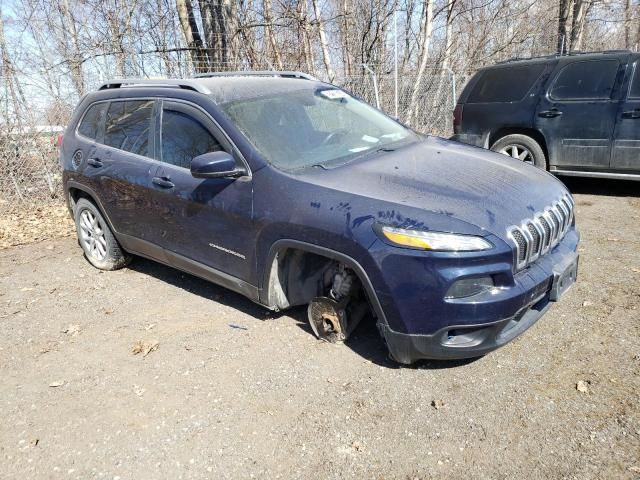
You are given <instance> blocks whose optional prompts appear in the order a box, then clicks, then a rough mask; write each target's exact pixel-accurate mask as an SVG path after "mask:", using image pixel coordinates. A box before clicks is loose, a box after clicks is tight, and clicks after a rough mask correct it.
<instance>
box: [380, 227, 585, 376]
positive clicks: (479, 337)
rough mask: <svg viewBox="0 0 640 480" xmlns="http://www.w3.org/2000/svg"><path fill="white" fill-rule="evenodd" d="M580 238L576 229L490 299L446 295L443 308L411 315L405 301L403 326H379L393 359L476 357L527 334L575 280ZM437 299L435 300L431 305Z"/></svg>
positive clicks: (426, 308) (414, 310)
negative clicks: (452, 297) (448, 298)
mask: <svg viewBox="0 0 640 480" xmlns="http://www.w3.org/2000/svg"><path fill="white" fill-rule="evenodd" d="M578 239H579V235H578V233H577V231H576V230H575V229H572V230H571V231H569V232H568V233H567V235H566V237H565V239H564V240H563V241H562V242H561V243H560V244H559V245H558V246H557V247H556V248H554V250H553V251H552V252H549V253H548V254H547V255H545V256H544V257H542V258H540V259H539V260H538V261H536V262H535V263H534V264H532V265H531V266H530V267H528V268H527V269H525V270H523V271H521V272H518V273H517V274H515V275H512V276H511V280H510V281H507V282H506V284H505V285H503V286H502V288H499V289H497V290H496V291H494V292H487V294H486V295H484V296H478V297H476V298H472V299H462V300H460V301H452V302H449V301H446V300H442V297H441V296H440V299H441V300H439V304H438V305H437V306H434V305H429V306H428V305H426V304H423V305H422V308H421V309H420V310H418V309H417V308H416V305H413V306H412V308H411V310H408V309H407V308H405V307H406V305H405V304H406V301H405V302H404V303H403V305H401V306H400V312H402V313H403V314H401V315H400V316H399V317H396V319H398V318H400V319H401V320H402V323H396V324H395V325H393V324H392V323H390V322H380V323H379V325H378V327H379V329H380V331H381V334H382V336H383V337H384V339H385V341H386V343H387V346H388V348H389V352H390V353H391V356H392V357H393V358H394V359H395V360H397V361H398V362H400V363H405V364H409V363H413V362H414V361H416V360H420V359H439V360H451V359H461V358H473V357H479V356H482V355H485V354H487V353H489V352H491V351H493V350H495V349H497V348H499V347H501V346H503V345H505V344H506V343H508V342H509V341H511V340H513V339H514V338H516V337H517V336H519V335H521V334H522V333H524V332H525V331H526V330H527V329H528V328H530V327H531V326H532V325H533V324H535V323H536V322H537V321H538V320H539V319H540V317H542V315H544V313H545V312H546V311H547V310H548V309H549V307H550V306H551V304H552V303H553V302H554V301H557V300H558V299H559V298H560V297H561V296H562V294H563V293H564V292H565V291H566V290H567V289H568V288H569V287H570V286H571V284H572V283H573V282H574V281H575V277H576V273H577V264H578V254H577V252H576V250H577V245H578ZM432 260H433V259H432ZM485 268H486V269H489V270H490V269H491V268H494V269H495V270H494V271H493V272H492V273H496V274H497V275H498V276H499V275H500V273H497V272H498V269H496V267H495V266H492V264H491V263H489V264H486V265H483V266H482V268H481V269H479V270H484V269H485ZM502 274H503V275H504V272H502ZM414 278H415V277H414ZM438 295H441V292H440V293H439V294H438ZM436 298H437V297H436V296H435V295H434V296H432V297H431V301H432V302H435V301H436ZM400 312H399V313H400ZM409 312H411V313H410V314H409ZM391 320H392V321H393V318H391ZM394 326H395V327H396V328H394ZM402 327H405V328H402ZM402 330H404V331H402ZM429 330H431V331H429Z"/></svg>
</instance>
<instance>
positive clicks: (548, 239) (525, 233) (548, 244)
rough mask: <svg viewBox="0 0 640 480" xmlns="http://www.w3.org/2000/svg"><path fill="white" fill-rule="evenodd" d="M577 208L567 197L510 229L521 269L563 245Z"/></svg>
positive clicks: (518, 268)
mask: <svg viewBox="0 0 640 480" xmlns="http://www.w3.org/2000/svg"><path fill="white" fill-rule="evenodd" d="M574 205H575V203H574V201H573V199H572V198H571V196H570V195H566V196H564V197H562V198H561V199H560V200H558V201H556V202H554V203H552V204H551V205H549V206H548V207H547V208H545V209H544V211H543V212H541V213H538V214H536V215H535V216H534V217H533V218H527V219H525V220H524V221H523V222H522V223H521V224H520V225H518V226H513V227H510V228H509V230H508V236H509V238H510V239H511V240H512V241H513V244H515V249H516V258H515V260H516V262H515V263H516V269H517V270H521V269H522V268H524V267H526V266H528V265H529V264H531V263H532V262H534V261H536V260H537V259H538V258H539V257H541V256H543V255H545V254H546V253H547V252H549V251H551V250H552V249H553V248H554V247H555V246H556V245H557V244H558V243H560V241H561V240H562V239H563V238H564V236H565V234H566V233H567V232H568V231H569V228H570V227H571V224H572V221H573V216H574V212H573V208H574Z"/></svg>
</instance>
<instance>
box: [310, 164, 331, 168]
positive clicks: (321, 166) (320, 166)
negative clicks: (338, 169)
mask: <svg viewBox="0 0 640 480" xmlns="http://www.w3.org/2000/svg"><path fill="white" fill-rule="evenodd" d="M311 166H312V167H316V168H321V169H323V170H329V169H328V168H327V167H325V166H324V165H322V164H321V163H314V164H313V165H311Z"/></svg>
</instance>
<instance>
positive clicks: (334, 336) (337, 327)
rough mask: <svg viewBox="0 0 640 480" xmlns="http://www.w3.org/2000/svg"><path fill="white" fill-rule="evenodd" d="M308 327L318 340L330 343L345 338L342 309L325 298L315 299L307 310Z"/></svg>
mask: <svg viewBox="0 0 640 480" xmlns="http://www.w3.org/2000/svg"><path fill="white" fill-rule="evenodd" d="M307 316H308V318H309V325H311V329H312V330H313V333H315V334H316V337H318V338H319V339H320V340H324V341H326V342H330V343H337V342H343V341H344V340H345V339H346V338H347V318H346V313H345V310H344V307H343V306H342V305H340V304H339V303H338V302H336V301H335V300H333V299H331V298H327V297H316V298H314V299H313V300H312V301H311V303H309V308H308V309H307Z"/></svg>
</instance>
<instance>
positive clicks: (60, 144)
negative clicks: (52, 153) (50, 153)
mask: <svg viewBox="0 0 640 480" xmlns="http://www.w3.org/2000/svg"><path fill="white" fill-rule="evenodd" d="M63 136H64V135H62V134H60V135H58V138H56V147H58V148H60V147H61V146H62V137H63Z"/></svg>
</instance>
